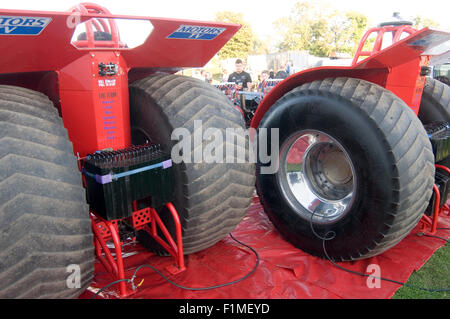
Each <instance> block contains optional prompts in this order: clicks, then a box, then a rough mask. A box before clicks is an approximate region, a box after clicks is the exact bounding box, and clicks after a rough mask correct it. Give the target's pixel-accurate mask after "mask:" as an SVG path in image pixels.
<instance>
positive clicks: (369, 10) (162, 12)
mask: <svg viewBox="0 0 450 319" xmlns="http://www.w3.org/2000/svg"><path fill="white" fill-rule="evenodd" d="M311 1H312V0H311ZM315 1H321V2H324V3H326V4H327V6H329V7H332V8H335V9H338V10H343V11H348V10H354V11H358V12H361V13H363V14H365V15H366V16H368V17H369V19H370V20H371V21H372V23H373V25H376V24H378V23H379V22H381V21H385V20H386V19H387V18H389V17H391V16H392V13H393V12H395V11H397V12H400V15H401V16H402V17H403V18H405V19H408V18H409V19H410V18H412V17H414V16H416V15H421V16H423V17H426V18H431V19H433V20H435V21H437V22H439V23H440V29H443V30H449V29H450V19H449V17H448V12H449V10H450V3H449V2H447V5H445V3H446V1H444V0H426V1H424V0H373V1H367V0H358V1H356V0H339V1H329V0H315ZM78 2H82V1H76V0H57V1H56V0H53V1H51V0H14V1H8V2H5V1H2V3H1V4H0V8H2V9H26V10H44V11H66V10H67V9H69V8H70V7H72V6H73V5H74V4H76V3H78ZM86 2H87V1H86ZM89 2H95V3H98V4H100V5H102V6H104V7H106V8H108V9H109V10H110V11H111V13H113V14H125V15H126V14H129V15H139V16H149V17H167V18H181V19H182V18H185V19H193V20H213V19H214V16H215V13H216V12H218V11H224V10H228V11H234V12H242V13H243V14H244V19H245V20H246V21H247V22H248V23H249V24H250V25H251V26H252V29H253V31H254V32H255V33H256V35H257V36H259V37H260V38H261V39H264V38H265V37H266V36H272V37H274V36H275V37H276V36H277V34H276V30H275V29H274V27H273V21H275V20H277V19H278V18H280V17H283V16H288V15H289V13H290V11H291V8H292V7H293V5H294V3H296V2H298V0H269V1H267V0H184V1H181V0H165V1H161V0H156V1H155V0H147V1H142V0H89Z"/></svg>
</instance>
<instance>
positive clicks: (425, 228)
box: [420, 165, 450, 235]
mask: <svg viewBox="0 0 450 319" xmlns="http://www.w3.org/2000/svg"><path fill="white" fill-rule="evenodd" d="M436 168H439V169H443V170H445V171H446V172H447V173H449V174H450V169H449V168H448V167H446V166H442V165H436ZM433 192H434V195H435V200H434V207H433V214H432V215H431V216H427V215H425V214H424V215H423V216H422V219H421V220H420V224H421V231H422V232H423V233H426V234H430V235H434V234H435V233H436V230H437V222H438V218H439V215H443V216H449V214H450V207H449V206H448V204H444V205H443V206H442V207H439V203H440V201H441V195H440V194H439V189H438V187H437V186H436V185H433Z"/></svg>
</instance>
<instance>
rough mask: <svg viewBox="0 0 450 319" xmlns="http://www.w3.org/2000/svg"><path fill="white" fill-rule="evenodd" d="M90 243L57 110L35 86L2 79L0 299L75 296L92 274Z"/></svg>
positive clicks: (82, 193)
mask: <svg viewBox="0 0 450 319" xmlns="http://www.w3.org/2000/svg"><path fill="white" fill-rule="evenodd" d="M92 242H93V236H92V230H91V223H90V219H89V208H88V206H87V205H86V199H85V190H84V188H83V186H82V182H81V174H80V172H79V170H78V166H77V160H76V158H75V156H74V155H73V149H72V144H71V142H70V141H69V139H68V136H67V131H66V129H65V128H64V126H63V123H62V120H61V118H60V117H59V115H58V111H57V109H56V108H55V107H54V106H53V103H52V102H51V101H50V100H49V99H48V98H47V97H46V96H45V95H43V94H41V93H38V92H35V91H32V90H28V89H24V88H20V87H14V86H6V85H0V298H75V297H78V296H79V295H80V294H81V293H82V292H83V291H84V290H85V289H86V288H87V287H88V286H89V284H90V283H91V280H92V278H93V273H94V247H93V244H92ZM77 275H80V276H78V277H77Z"/></svg>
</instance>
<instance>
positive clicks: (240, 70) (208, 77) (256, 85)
mask: <svg viewBox="0 0 450 319" xmlns="http://www.w3.org/2000/svg"><path fill="white" fill-rule="evenodd" d="M291 69H292V68H291V66H290V63H286V64H285V65H284V66H282V67H281V68H280V69H279V70H278V71H277V72H276V73H275V72H274V71H272V70H263V71H262V72H261V74H259V75H258V78H257V79H255V81H253V80H252V77H251V75H250V73H248V72H246V71H245V70H244V62H243V61H242V60H241V59H236V61H235V70H234V72H233V73H231V74H228V71H227V70H226V69H224V70H223V73H222V79H221V82H233V83H235V84H236V87H237V89H238V90H244V91H258V92H262V91H263V90H264V87H265V84H266V82H267V81H268V80H270V79H285V78H287V77H288V76H289V75H290V74H291ZM199 78H200V79H202V80H204V81H205V82H207V83H213V79H212V74H211V73H210V72H207V71H206V70H201V72H200V76H199Z"/></svg>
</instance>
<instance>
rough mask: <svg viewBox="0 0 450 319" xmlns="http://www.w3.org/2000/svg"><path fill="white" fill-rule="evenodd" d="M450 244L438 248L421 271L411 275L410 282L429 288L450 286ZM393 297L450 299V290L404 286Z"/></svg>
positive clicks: (410, 283)
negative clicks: (430, 290) (425, 289)
mask: <svg viewBox="0 0 450 319" xmlns="http://www.w3.org/2000/svg"><path fill="white" fill-rule="evenodd" d="M449 262H450V246H449V245H448V244H447V245H445V246H444V247H441V248H440V249H438V250H437V251H436V252H435V253H434V254H433V256H431V258H430V259H429V260H428V262H427V263H426V264H425V265H423V267H422V268H421V269H420V270H419V271H415V272H413V273H412V274H411V277H409V280H408V282H407V283H408V284H409V285H413V286H418V287H423V288H428V289H438V288H450V265H449ZM392 299H450V291H445V292H428V291H424V290H419V289H413V288H409V287H402V288H400V289H399V290H397V292H396V293H395V294H394V296H393V297H392Z"/></svg>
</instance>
